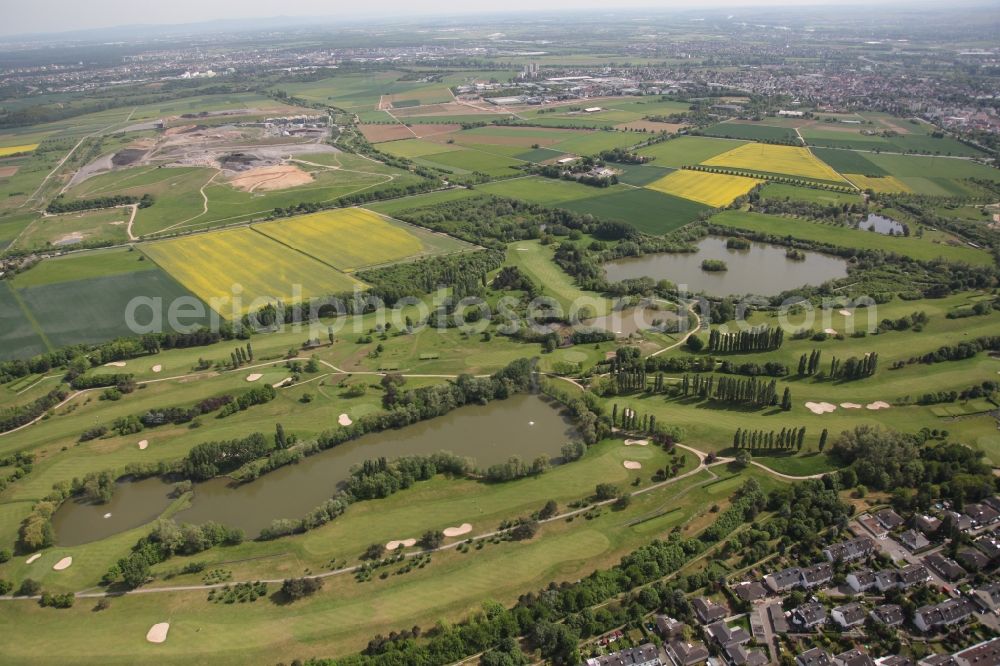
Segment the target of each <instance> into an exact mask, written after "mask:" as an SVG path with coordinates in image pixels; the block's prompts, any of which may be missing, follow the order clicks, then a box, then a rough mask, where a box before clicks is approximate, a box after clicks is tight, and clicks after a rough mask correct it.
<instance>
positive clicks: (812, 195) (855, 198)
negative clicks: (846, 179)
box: [760, 183, 861, 206]
mask: <svg viewBox="0 0 1000 666" xmlns="http://www.w3.org/2000/svg"><path fill="white" fill-rule="evenodd" d="M760 198H761V200H762V201H769V200H778V201H781V200H784V199H790V200H792V201H807V202H809V203H815V204H822V205H825V206H841V205H843V204H860V203H861V195H859V194H847V193H845V192H830V191H828V190H821V189H814V188H811V187H798V186H796V185H785V184H782V183H768V184H767V185H764V187H762V188H761V190H760Z"/></svg>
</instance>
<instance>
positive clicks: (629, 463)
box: [622, 460, 642, 469]
mask: <svg viewBox="0 0 1000 666" xmlns="http://www.w3.org/2000/svg"><path fill="white" fill-rule="evenodd" d="M622 464H623V465H625V469H642V463H641V462H638V461H636V460H626V461H625V462H623V463H622Z"/></svg>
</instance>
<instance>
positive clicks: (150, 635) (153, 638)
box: [146, 622, 170, 643]
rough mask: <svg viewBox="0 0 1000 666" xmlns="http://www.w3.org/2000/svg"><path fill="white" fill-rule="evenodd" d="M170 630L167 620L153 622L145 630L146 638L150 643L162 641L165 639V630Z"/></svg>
mask: <svg viewBox="0 0 1000 666" xmlns="http://www.w3.org/2000/svg"><path fill="white" fill-rule="evenodd" d="M168 631H170V623H169V622H159V623H157V624H154V625H153V626H152V627H150V628H149V631H147V632H146V640H147V641H149V642H150V643H162V642H163V641H165V640H167V632H168Z"/></svg>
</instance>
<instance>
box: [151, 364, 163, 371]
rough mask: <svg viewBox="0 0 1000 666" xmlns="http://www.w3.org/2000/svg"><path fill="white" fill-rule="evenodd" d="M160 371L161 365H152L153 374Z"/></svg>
mask: <svg viewBox="0 0 1000 666" xmlns="http://www.w3.org/2000/svg"><path fill="white" fill-rule="evenodd" d="M162 370H163V366H162V365H154V366H153V372H161V371H162Z"/></svg>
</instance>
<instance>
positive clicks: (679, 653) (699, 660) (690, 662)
mask: <svg viewBox="0 0 1000 666" xmlns="http://www.w3.org/2000/svg"><path fill="white" fill-rule="evenodd" d="M666 653H667V656H668V657H670V661H672V662H673V664H674V666H695V665H696V664H703V663H705V661H707V660H708V656H709V655H708V648H706V647H705V644H704V643H702V642H701V641H685V640H673V641H670V643H669V644H668V645H667V650H666Z"/></svg>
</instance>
